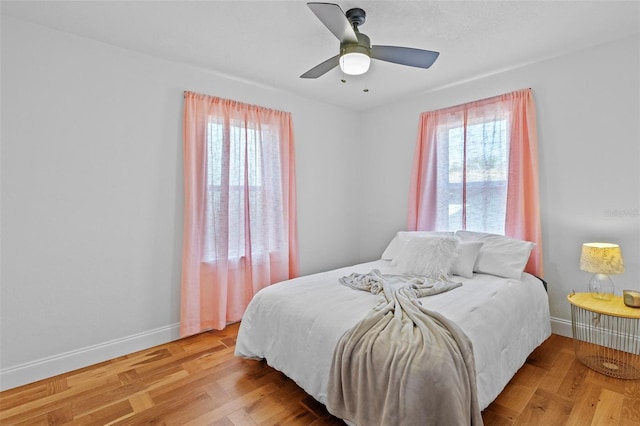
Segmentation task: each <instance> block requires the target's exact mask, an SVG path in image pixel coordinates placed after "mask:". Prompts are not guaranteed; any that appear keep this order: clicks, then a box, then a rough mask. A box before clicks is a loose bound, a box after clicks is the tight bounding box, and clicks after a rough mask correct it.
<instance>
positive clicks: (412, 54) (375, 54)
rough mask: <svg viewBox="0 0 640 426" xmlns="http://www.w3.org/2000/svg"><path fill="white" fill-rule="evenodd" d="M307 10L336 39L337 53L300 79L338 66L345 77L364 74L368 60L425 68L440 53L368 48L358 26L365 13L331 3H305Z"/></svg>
mask: <svg viewBox="0 0 640 426" xmlns="http://www.w3.org/2000/svg"><path fill="white" fill-rule="evenodd" d="M307 6H309V8H310V9H311V11H312V12H313V13H314V14H315V15H316V16H317V17H318V19H320V21H321V22H322V23H323V24H324V25H325V26H326V27H327V28H328V29H329V31H331V32H332V33H333V35H335V36H336V37H337V38H338V40H340V53H339V54H338V55H336V56H334V57H332V58H329V59H327V60H326V61H324V62H322V63H321V64H319V65H316V66H315V67H313V68H311V69H310V70H309V71H307V72H305V73H304V74H302V75H301V76H300V78H318V77H320V76H322V75H323V74H325V73H327V72H329V71H331V70H332V69H333V68H335V67H336V66H338V65H340V69H342V72H344V73H345V74H349V75H359V74H364V73H365V72H367V71H368V70H369V65H370V63H371V58H373V59H379V60H381V61H386V62H393V63H395V64H400V65H408V66H410V67H417V68H429V67H430V66H431V65H432V64H433V63H434V62H435V60H436V59H437V58H438V55H439V54H440V53H438V52H433V51H431V50H423V49H414V48H411V47H400V46H379V45H373V46H371V41H370V40H369V37H367V35H366V34H362V33H361V32H360V31H359V30H358V27H359V26H360V25H362V24H364V22H365V18H366V16H367V15H366V13H365V11H364V10H362V9H360V8H353V9H349V10H347V13H344V12H343V11H342V9H340V6H338V5H337V4H333V3H316V2H310V3H307Z"/></svg>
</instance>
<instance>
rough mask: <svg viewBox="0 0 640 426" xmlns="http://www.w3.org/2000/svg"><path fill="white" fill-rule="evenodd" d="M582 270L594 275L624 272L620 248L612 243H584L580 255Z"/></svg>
mask: <svg viewBox="0 0 640 426" xmlns="http://www.w3.org/2000/svg"><path fill="white" fill-rule="evenodd" d="M580 269H581V270H583V271H587V272H591V273H594V274H607V275H614V274H621V273H623V272H624V263H623V262H622V252H621V251H620V246H619V245H617V244H610V243H584V244H582V253H581V255H580Z"/></svg>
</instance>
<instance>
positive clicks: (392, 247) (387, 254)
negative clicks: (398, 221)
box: [380, 231, 454, 260]
mask: <svg viewBox="0 0 640 426" xmlns="http://www.w3.org/2000/svg"><path fill="white" fill-rule="evenodd" d="M453 235H454V233H453V232H440V231H400V232H398V233H397V234H396V235H395V237H393V238H392V239H391V242H390V243H389V245H388V246H387V248H386V249H384V251H383V252H382V256H380V259H382V260H393V259H394V258H395V257H396V256H397V255H398V253H399V252H400V250H401V249H402V246H403V245H404V244H405V243H406V242H407V241H409V240H410V239H412V238H421V237H429V236H432V237H433V236H453Z"/></svg>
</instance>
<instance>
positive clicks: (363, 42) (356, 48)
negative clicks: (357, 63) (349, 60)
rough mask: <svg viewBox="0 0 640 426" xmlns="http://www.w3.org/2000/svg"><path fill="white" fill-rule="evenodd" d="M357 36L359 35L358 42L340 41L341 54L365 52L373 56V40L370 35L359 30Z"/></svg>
mask: <svg viewBox="0 0 640 426" xmlns="http://www.w3.org/2000/svg"><path fill="white" fill-rule="evenodd" d="M356 37H358V42H357V43H349V42H345V43H340V56H342V55H345V54H347V53H364V54H365V55H367V56H371V40H369V37H368V36H367V35H366V34H362V33H361V32H357V31H356Z"/></svg>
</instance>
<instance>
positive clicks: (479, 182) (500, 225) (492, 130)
mask: <svg viewBox="0 0 640 426" xmlns="http://www.w3.org/2000/svg"><path fill="white" fill-rule="evenodd" d="M437 143H438V148H437V149H438V153H439V154H440V153H441V154H442V155H441V156H440V157H439V158H440V159H441V160H440V161H439V162H438V169H439V170H438V174H439V176H441V179H440V182H441V185H439V187H438V191H439V192H441V194H440V196H439V197H438V199H439V200H440V203H439V205H438V208H439V209H441V210H442V211H441V212H439V214H438V220H439V222H438V223H437V225H436V228H437V229H439V230H448V231H455V230H458V229H471V230H477V231H485V232H491V233H496V234H504V223H505V213H506V198H507V172H508V137H507V120H506V119H500V120H493V119H489V120H487V121H482V122H477V123H474V124H468V125H467V126H466V127H465V126H464V125H463V124H456V123H455V122H454V123H453V125H452V123H448V124H446V125H441V126H439V128H438V139H437Z"/></svg>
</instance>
